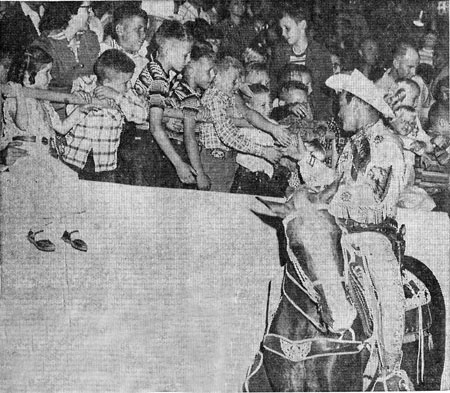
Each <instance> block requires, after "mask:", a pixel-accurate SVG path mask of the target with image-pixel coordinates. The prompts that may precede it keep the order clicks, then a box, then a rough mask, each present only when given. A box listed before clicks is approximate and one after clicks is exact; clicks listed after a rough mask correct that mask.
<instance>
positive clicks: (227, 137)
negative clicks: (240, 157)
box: [200, 87, 263, 156]
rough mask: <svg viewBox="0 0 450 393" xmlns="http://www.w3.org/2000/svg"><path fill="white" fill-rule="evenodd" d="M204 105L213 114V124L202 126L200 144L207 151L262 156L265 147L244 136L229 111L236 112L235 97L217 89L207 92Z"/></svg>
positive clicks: (213, 88)
mask: <svg viewBox="0 0 450 393" xmlns="http://www.w3.org/2000/svg"><path fill="white" fill-rule="evenodd" d="M201 101H202V105H203V106H204V107H205V108H206V109H208V110H209V112H210V114H211V120H212V122H211V123H202V124H201V125H200V144H201V145H202V146H203V147H204V148H205V149H221V150H225V151H227V150H231V149H235V150H237V151H240V152H242V153H250V154H254V155H256V156H261V155H262V150H263V146H261V145H259V144H258V143H255V142H254V141H253V140H252V139H250V138H249V137H247V136H245V135H243V134H242V133H241V132H240V131H239V129H238V128H237V127H236V126H235V125H234V124H233V122H232V120H231V118H230V116H229V115H228V111H229V110H231V111H234V108H235V106H234V97H233V96H228V95H226V94H225V93H223V92H222V91H220V90H218V89H217V88H215V87H210V88H208V89H207V90H206V92H205V94H204V95H203V97H202V100H201Z"/></svg>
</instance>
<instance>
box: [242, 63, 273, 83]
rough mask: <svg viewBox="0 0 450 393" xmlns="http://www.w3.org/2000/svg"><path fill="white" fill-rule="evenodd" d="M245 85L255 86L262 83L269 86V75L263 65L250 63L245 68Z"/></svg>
mask: <svg viewBox="0 0 450 393" xmlns="http://www.w3.org/2000/svg"><path fill="white" fill-rule="evenodd" d="M245 83H247V84H249V85H255V84H258V83H260V84H261V85H264V86H269V73H268V71H267V66H266V65H265V64H263V63H249V64H247V65H246V66H245Z"/></svg>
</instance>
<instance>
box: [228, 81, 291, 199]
mask: <svg viewBox="0 0 450 393" xmlns="http://www.w3.org/2000/svg"><path fill="white" fill-rule="evenodd" d="M249 88H250V91H251V92H252V94H253V97H252V98H251V99H250V101H249V103H248V106H249V107H250V108H252V109H254V110H255V111H257V112H258V113H260V114H261V115H263V116H264V117H265V118H266V119H268V116H269V113H270V109H271V105H270V91H269V89H268V88H267V87H266V86H264V85H262V84H253V85H249ZM240 132H241V134H242V135H243V136H245V137H248V138H250V139H251V140H253V141H255V142H258V143H260V144H261V145H263V146H274V139H273V137H272V136H270V135H269V134H267V133H265V132H262V131H261V130H258V129H256V128H241V129H240ZM236 162H237V163H238V164H239V167H238V168H237V171H236V175H235V177H234V181H233V185H232V187H231V192H232V193H237V194H252V195H262V196H273V197H284V196H285V191H286V188H287V186H288V183H287V181H288V177H289V174H290V172H289V169H288V168H286V167H282V166H281V165H275V167H274V165H272V164H271V163H269V162H267V161H266V160H264V159H263V158H260V157H256V156H254V155H251V154H243V153H238V154H237V156H236Z"/></svg>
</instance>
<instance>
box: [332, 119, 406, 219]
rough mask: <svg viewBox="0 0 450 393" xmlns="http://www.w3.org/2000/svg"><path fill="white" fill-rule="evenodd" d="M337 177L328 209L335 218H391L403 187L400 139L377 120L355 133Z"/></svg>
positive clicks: (403, 162) (346, 148) (403, 166)
mask: <svg viewBox="0 0 450 393" xmlns="http://www.w3.org/2000/svg"><path fill="white" fill-rule="evenodd" d="M337 176H338V178H340V177H341V176H342V178H341V180H340V184H339V188H338V191H337V193H336V194H335V195H334V197H333V199H332V201H331V203H330V206H329V212H330V214H332V215H333V216H335V217H337V218H343V219H352V220H354V221H357V222H360V223H365V224H367V223H374V224H378V223H380V222H382V221H383V220H384V219H386V218H387V217H394V216H395V214H396V204H397V202H398V199H399V195H400V192H401V191H402V190H403V188H404V187H405V160H404V157H403V151H402V146H401V143H400V141H399V140H398V139H397V138H396V137H395V136H394V135H393V134H392V133H391V132H390V131H389V130H388V129H387V128H386V127H385V126H384V124H383V122H382V121H381V120H379V121H378V122H376V123H375V124H373V125H369V126H367V127H365V128H364V129H362V130H360V131H359V132H357V133H356V134H355V135H354V136H353V137H352V138H351V139H350V140H349V142H348V143H347V145H346V146H345V148H344V150H343V151H342V154H341V156H340V158H339V161H338V164H337Z"/></svg>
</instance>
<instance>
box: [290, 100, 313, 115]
mask: <svg viewBox="0 0 450 393" xmlns="http://www.w3.org/2000/svg"><path fill="white" fill-rule="evenodd" d="M289 110H290V111H291V112H292V113H293V114H294V115H295V116H297V117H300V119H303V118H304V117H306V116H308V113H309V110H308V105H307V104H306V103H296V104H294V105H292V106H290V107H289Z"/></svg>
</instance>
